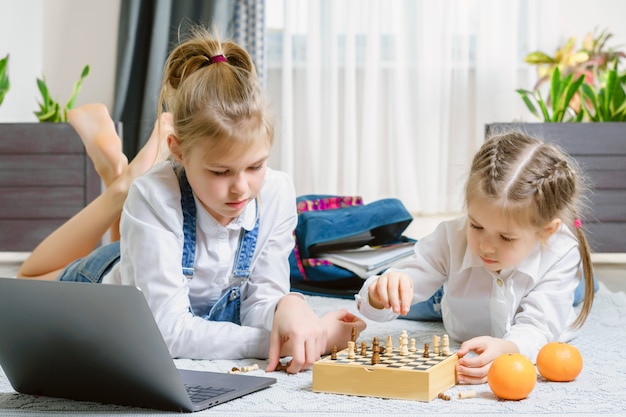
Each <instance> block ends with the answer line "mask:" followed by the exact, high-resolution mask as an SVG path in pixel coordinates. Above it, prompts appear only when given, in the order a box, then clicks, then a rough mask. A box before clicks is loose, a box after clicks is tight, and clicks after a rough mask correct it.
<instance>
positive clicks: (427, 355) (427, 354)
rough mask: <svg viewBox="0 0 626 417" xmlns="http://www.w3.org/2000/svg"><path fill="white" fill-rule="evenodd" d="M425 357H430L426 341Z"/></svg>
mask: <svg viewBox="0 0 626 417" xmlns="http://www.w3.org/2000/svg"><path fill="white" fill-rule="evenodd" d="M424 357H425V358H430V352H428V343H424Z"/></svg>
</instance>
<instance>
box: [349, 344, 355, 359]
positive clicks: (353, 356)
mask: <svg viewBox="0 0 626 417" xmlns="http://www.w3.org/2000/svg"><path fill="white" fill-rule="evenodd" d="M355 357H356V355H355V353H354V342H353V341H352V340H350V341H349V342H348V359H354V358H355Z"/></svg>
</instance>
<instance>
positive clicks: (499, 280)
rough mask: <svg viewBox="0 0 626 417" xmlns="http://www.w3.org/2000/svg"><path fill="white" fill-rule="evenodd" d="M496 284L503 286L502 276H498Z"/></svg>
mask: <svg viewBox="0 0 626 417" xmlns="http://www.w3.org/2000/svg"><path fill="white" fill-rule="evenodd" d="M496 284H498V287H501V286H502V284H503V283H502V280H501V279H500V278H498V279H497V280H496Z"/></svg>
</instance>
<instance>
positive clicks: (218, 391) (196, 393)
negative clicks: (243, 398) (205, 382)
mask: <svg viewBox="0 0 626 417" xmlns="http://www.w3.org/2000/svg"><path fill="white" fill-rule="evenodd" d="M185 388H186V389H187V393H188V394H189V398H191V402H192V403H199V402H202V401H206V400H209V399H211V398H215V397H217V396H218V395H222V394H225V393H227V392H231V391H234V390H235V389H234V388H217V387H206V386H202V385H185Z"/></svg>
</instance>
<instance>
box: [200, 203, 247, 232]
mask: <svg viewBox="0 0 626 417" xmlns="http://www.w3.org/2000/svg"><path fill="white" fill-rule="evenodd" d="M194 200H195V201H196V207H197V208H198V211H197V213H198V214H197V216H198V220H199V221H198V225H199V227H200V230H202V231H203V232H204V233H209V234H211V233H214V232H215V231H216V230H219V229H227V230H239V229H241V228H242V227H243V228H244V229H246V230H247V231H250V230H252V229H254V225H255V224H256V219H257V217H258V213H259V207H258V206H259V203H258V197H257V198H255V199H254V200H253V201H250V202H249V203H248V204H247V205H246V208H245V209H244V210H243V211H242V212H241V214H240V215H239V216H237V217H235V218H234V219H233V220H232V221H231V222H230V223H228V224H227V225H226V226H222V225H221V224H219V223H218V222H217V220H215V219H214V218H213V216H211V215H210V214H209V213H208V212H207V211H206V210H205V209H204V207H203V206H202V204H200V203H199V201H198V199H197V197H196V196H195V194H194Z"/></svg>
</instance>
